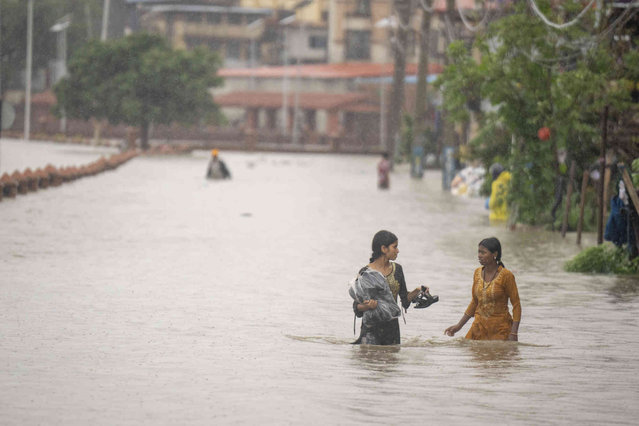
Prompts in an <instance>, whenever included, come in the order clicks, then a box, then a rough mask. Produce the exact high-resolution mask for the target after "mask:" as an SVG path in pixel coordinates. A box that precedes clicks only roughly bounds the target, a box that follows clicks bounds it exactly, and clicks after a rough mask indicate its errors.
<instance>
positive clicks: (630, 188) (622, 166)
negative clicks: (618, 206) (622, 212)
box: [618, 163, 639, 212]
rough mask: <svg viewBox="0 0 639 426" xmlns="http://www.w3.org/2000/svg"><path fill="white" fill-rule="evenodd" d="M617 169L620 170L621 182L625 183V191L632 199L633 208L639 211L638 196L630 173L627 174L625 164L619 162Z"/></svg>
mask: <svg viewBox="0 0 639 426" xmlns="http://www.w3.org/2000/svg"><path fill="white" fill-rule="evenodd" d="M618 166H619V170H621V177H622V178H623V183H624V184H626V192H627V193H628V195H629V196H630V199H631V200H632V204H634V206H635V210H637V211H638V212H639V196H637V190H636V189H635V186H634V185H633V183H632V179H631V178H630V174H628V169H626V166H625V164H623V163H619V164H618Z"/></svg>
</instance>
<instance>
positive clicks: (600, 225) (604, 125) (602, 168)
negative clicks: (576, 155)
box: [597, 105, 608, 244]
mask: <svg viewBox="0 0 639 426" xmlns="http://www.w3.org/2000/svg"><path fill="white" fill-rule="evenodd" d="M607 143H608V105H606V106H605V107H604V111H603V117H602V118H601V154H600V159H599V160H600V161H601V164H600V165H599V194H598V195H599V197H598V198H599V206H597V207H598V209H597V244H603V234H604V230H603V229H604V204H605V202H606V200H605V199H604V176H605V175H606V150H607V149H608V148H607V146H606V145H607Z"/></svg>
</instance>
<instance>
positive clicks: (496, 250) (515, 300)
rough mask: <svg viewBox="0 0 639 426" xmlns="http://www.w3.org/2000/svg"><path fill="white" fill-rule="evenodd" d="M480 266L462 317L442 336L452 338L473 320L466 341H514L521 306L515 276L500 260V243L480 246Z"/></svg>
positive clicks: (491, 241)
mask: <svg viewBox="0 0 639 426" xmlns="http://www.w3.org/2000/svg"><path fill="white" fill-rule="evenodd" d="M477 257H478V258H479V263H480V264H481V265H482V266H481V267H479V268H477V269H476V270H475V274H474V276H473V288H472V299H471V301H470V304H469V305H468V308H467V309H466V312H465V313H464V316H462V317H461V319H460V320H459V322H458V323H457V324H455V325H452V326H450V327H448V328H447V329H446V330H445V331H444V333H445V334H446V335H448V336H454V335H455V333H457V332H458V331H459V330H461V329H462V327H463V326H464V324H466V322H468V320H469V319H470V318H472V317H475V320H474V321H473V325H472V326H471V327H470V330H469V331H468V334H466V338H467V339H473V340H513V341H517V340H518V339H517V332H518V330H519V322H520V320H521V303H520V302H519V292H518V291H517V283H516V282H515V276H514V275H513V274H512V272H510V271H509V270H508V269H506V267H505V266H504V263H503V262H502V261H501V243H500V242H499V240H498V239H497V238H494V237H491V238H486V239H484V240H482V241H481V242H480V243H479V248H478V252H477ZM508 299H510V304H511V305H512V307H513V315H512V317H511V316H510V313H509V312H508Z"/></svg>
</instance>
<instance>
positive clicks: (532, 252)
mask: <svg viewBox="0 0 639 426" xmlns="http://www.w3.org/2000/svg"><path fill="white" fill-rule="evenodd" d="M25 149H26V150H28V151H29V155H28V156H26V158H25V156H23V155H22V154H20V153H24V152H25V151H24V150H25ZM0 152H1V155H2V157H1V161H2V163H0V164H2V169H1V170H2V172H9V173H12V172H13V171H14V170H15V169H20V170H23V169H24V168H25V167H27V166H28V167H31V168H32V169H34V168H37V167H43V166H44V165H46V164H47V163H49V162H52V161H50V159H51V158H55V159H59V160H60V161H62V162H53V164H54V165H67V164H66V163H64V160H66V159H69V161H70V162H69V163H68V165H73V164H75V165H81V164H86V163H89V162H90V161H93V160H95V159H97V158H98V157H99V156H100V155H102V154H105V155H106V154H110V153H112V152H114V151H113V150H111V149H106V148H102V149H99V148H87V147H84V148H83V147H74V146H65V145H56V144H27V145H23V144H22V143H18V142H6V141H4V140H3V142H2V147H1V151H0ZM220 155H221V158H222V159H224V160H225V161H226V163H227V165H228V166H229V168H230V171H231V173H232V174H233V179H232V180H230V181H222V182H220V181H206V180H205V179H204V174H205V172H206V164H207V161H208V152H203V151H200V152H195V153H193V154H192V155H188V156H178V157H139V158H135V159H133V160H131V161H129V162H128V163H126V164H125V165H123V166H121V167H120V168H118V169H117V170H115V171H110V172H106V173H102V174H100V175H97V176H94V177H88V178H84V179H80V180H78V181H75V182H73V183H68V184H65V185H62V186H60V187H58V188H51V189H47V190H41V191H39V192H38V193H31V194H29V195H25V196H19V197H18V198H16V199H14V200H10V199H5V200H3V201H2V202H1V203H0V259H1V262H0V306H2V309H1V310H0V418H1V419H2V420H1V421H0V423H2V424H3V425H4V424H6V425H39V424H55V425H86V424H95V425H115V424H118V425H128V424H131V425H134V424H166V425H169V424H201V425H210V424H278V425H279V424H317V425H320V424H341V425H343V424H364V423H367V424H380V425H381V424H453V425H457V424H459V425H461V424H486V425H490V424H543V423H548V424H592V425H599V424H634V423H635V422H636V419H637V417H638V416H639V406H638V405H637V404H636V402H637V400H639V359H638V356H637V353H639V322H638V319H637V312H638V310H639V280H637V278H629V277H615V276H600V275H596V276H595V275H584V274H572V273H567V272H564V271H563V269H562V265H563V262H564V261H565V260H567V259H569V258H571V257H572V256H573V255H575V254H576V253H577V252H578V251H579V248H578V247H577V246H576V245H575V243H574V240H575V237H574V235H571V234H569V235H568V237H567V238H566V239H565V240H563V239H562V238H561V236H560V235H559V234H558V233H547V232H539V231H520V230H518V231H515V232H510V231H507V230H506V229H503V228H495V227H489V225H488V213H487V211H486V210H484V206H483V205H484V202H483V200H481V199H464V198H456V197H453V196H451V195H450V194H448V193H444V192H442V190H441V181H440V173H439V172H438V171H428V172H427V173H426V175H425V178H424V179H423V180H413V179H411V178H410V177H409V176H408V173H407V170H406V166H405V165H400V166H399V167H398V168H397V171H396V172H395V173H394V174H392V176H391V189H390V191H386V192H381V191H379V190H378V189H377V188H376V186H375V164H376V162H377V158H376V157H362V156H348V155H341V156H333V155H302V154H263V153H232V152H224V151H222V152H221V153H220ZM0 174H1V173H0ZM380 229H388V230H391V231H392V232H394V233H395V234H397V235H398V237H399V250H400V254H399V257H398V259H397V261H398V262H399V263H401V264H402V265H403V267H404V271H405V274H406V280H407V283H408V287H409V288H414V287H416V286H418V285H420V284H425V285H428V286H429V287H430V288H431V292H432V293H433V294H437V295H439V297H440V302H439V303H437V304H435V305H433V306H431V307H429V308H428V309H424V310H413V309H410V310H409V311H408V313H407V314H406V324H404V323H403V321H401V320H400V324H401V331H402V345H401V347H366V346H353V345H350V342H352V341H353V340H354V339H355V336H354V335H353V313H352V309H351V299H350V297H349V296H348V292H347V289H348V281H349V280H350V279H351V278H352V277H353V276H354V275H355V274H356V272H357V271H358V269H359V268H360V267H361V266H363V265H365V264H366V263H367V262H368V258H369V256H370V244H371V239H372V236H373V234H374V233H375V232H376V231H378V230H380ZM493 235H494V236H496V237H498V238H500V240H501V242H502V247H503V261H504V263H505V265H506V267H507V268H509V269H510V270H512V271H513V273H514V274H515V277H516V279H517V284H518V287H519V294H520V297H521V303H522V322H521V326H520V329H519V340H520V342H519V343H518V344H517V343H510V342H469V341H465V340H464V339H463V336H464V335H465V333H466V332H467V331H468V329H469V327H470V322H469V323H468V324H467V325H466V326H465V327H464V329H463V330H462V332H460V333H458V335H457V336H456V337H454V338H449V337H446V336H444V335H443V331H444V329H445V328H446V327H447V326H449V325H452V324H454V323H456V322H457V321H458V320H459V318H460V317H461V315H462V314H463V312H464V310H465V309H466V306H467V305H468V303H469V301H470V291H471V284H472V275H473V271H474V269H475V268H476V267H477V266H478V262H477V243H478V242H479V241H480V240H481V239H482V238H485V237H488V236H493ZM594 239H595V237H594V236H593V235H586V236H585V238H584V241H585V244H586V245H592V244H593V241H594ZM359 326H360V322H359V320H358V322H357V328H358V331H359Z"/></svg>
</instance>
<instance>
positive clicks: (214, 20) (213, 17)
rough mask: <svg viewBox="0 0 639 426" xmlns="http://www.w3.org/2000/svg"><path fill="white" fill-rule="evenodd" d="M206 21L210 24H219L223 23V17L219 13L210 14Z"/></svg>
mask: <svg viewBox="0 0 639 426" xmlns="http://www.w3.org/2000/svg"><path fill="white" fill-rule="evenodd" d="M206 20H207V22H208V23H209V24H219V23H221V22H222V15H221V14H219V13H209V14H208V15H207V17H206Z"/></svg>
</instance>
